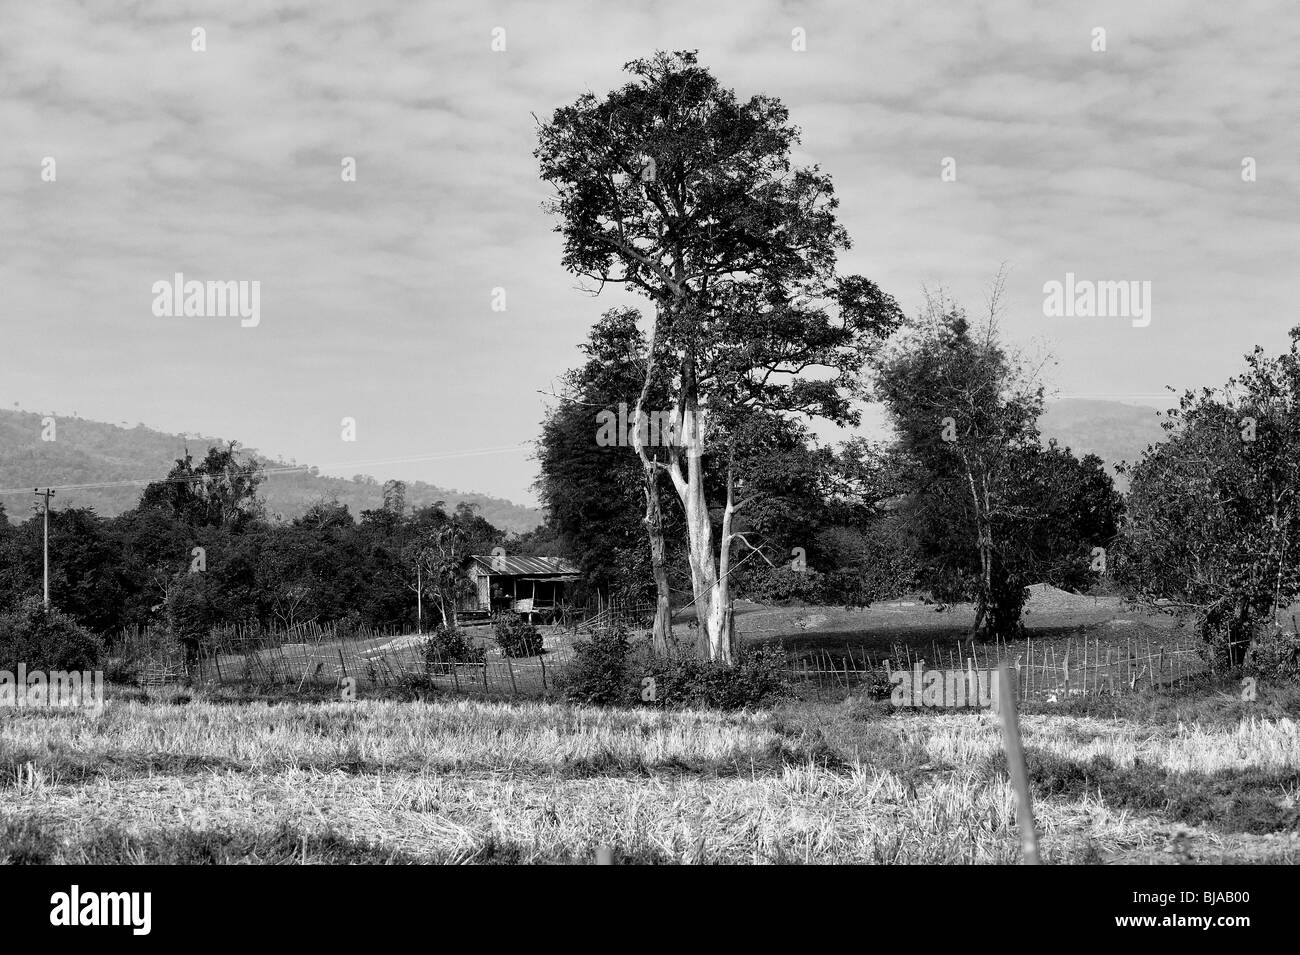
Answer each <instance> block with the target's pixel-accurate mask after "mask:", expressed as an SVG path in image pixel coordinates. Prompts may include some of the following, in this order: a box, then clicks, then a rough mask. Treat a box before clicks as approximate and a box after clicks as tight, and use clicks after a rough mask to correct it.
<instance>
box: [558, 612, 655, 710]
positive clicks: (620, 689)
mask: <svg viewBox="0 0 1300 955" xmlns="http://www.w3.org/2000/svg"><path fill="white" fill-rule="evenodd" d="M573 653H574V660H573V663H572V664H571V665H570V666H569V668H568V671H567V672H566V673H565V675H564V677H563V682H564V697H565V699H567V700H568V701H569V702H571V703H587V704H596V705H614V704H620V703H631V702H632V701H633V700H635V699H639V698H640V694H639V693H635V692H634V691H633V687H632V683H631V679H630V677H629V676H628V672H629V667H630V663H631V654H632V646H631V644H630V643H629V641H628V637H627V631H626V630H624V629H622V628H621V627H620V628H612V627H611V628H606V629H601V630H596V631H594V632H593V633H592V635H591V639H590V640H589V641H584V642H582V643H577V644H574V647H573Z"/></svg>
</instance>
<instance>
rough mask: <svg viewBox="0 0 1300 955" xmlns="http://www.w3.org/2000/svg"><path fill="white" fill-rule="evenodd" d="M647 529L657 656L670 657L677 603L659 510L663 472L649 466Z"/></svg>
mask: <svg viewBox="0 0 1300 955" xmlns="http://www.w3.org/2000/svg"><path fill="white" fill-rule="evenodd" d="M643 467H644V468H645V526H646V535H647V536H648V537H649V539H650V567H651V570H652V571H653V573H654V578H655V622H654V631H653V635H652V640H653V642H654V648H655V650H656V652H658V653H662V654H667V653H668V652H669V651H670V649H671V646H672V631H673V603H672V591H671V590H670V589H669V586H668V566H667V561H666V559H665V557H664V552H665V546H664V519H663V511H662V510H661V509H660V507H659V469H658V468H656V467H654V466H653V465H645V464H643Z"/></svg>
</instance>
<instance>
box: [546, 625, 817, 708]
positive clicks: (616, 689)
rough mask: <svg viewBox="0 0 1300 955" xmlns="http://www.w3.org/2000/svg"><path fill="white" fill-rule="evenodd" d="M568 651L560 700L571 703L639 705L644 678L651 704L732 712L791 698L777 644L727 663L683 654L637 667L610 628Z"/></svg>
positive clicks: (622, 635) (622, 634)
mask: <svg viewBox="0 0 1300 955" xmlns="http://www.w3.org/2000/svg"><path fill="white" fill-rule="evenodd" d="M573 649H574V653H575V656H576V659H575V661H574V663H573V665H572V666H571V667H570V668H569V671H568V673H567V674H566V676H565V682H564V695H565V698H566V699H567V700H569V701H570V702H572V703H586V704H595V705H604V706H618V705H627V704H637V703H640V702H642V700H641V692H642V687H643V685H644V684H643V682H642V681H643V680H644V678H646V677H650V678H652V679H653V680H654V695H655V698H654V700H653V702H652V704H651V705H655V706H680V707H688V706H693V707H705V708H711V709H726V710H733V709H741V708H743V707H747V706H761V705H765V704H770V703H775V702H777V701H779V700H783V699H789V698H791V697H792V696H793V693H792V691H791V688H790V685H789V681H788V680H787V678H786V675H785V667H786V657H785V651H784V650H783V649H782V648H780V647H773V646H762V647H758V648H756V649H752V650H750V649H745V648H741V650H740V651H739V653H738V654H737V658H736V665H735V666H732V667H728V666H724V665H723V664H721V663H711V662H709V661H707V660H700V659H698V658H696V657H694V656H689V655H686V656H679V657H672V658H664V657H658V658H653V659H650V660H647V661H646V662H645V663H644V665H641V664H639V663H638V661H637V660H636V659H635V654H634V651H633V647H632V645H631V643H630V641H629V640H628V636H627V632H626V631H625V630H621V629H620V630H612V629H611V630H598V631H596V632H595V633H593V634H592V638H591V640H590V642H585V643H579V644H577V645H575V646H574V648H573ZM645 702H647V703H651V701H645Z"/></svg>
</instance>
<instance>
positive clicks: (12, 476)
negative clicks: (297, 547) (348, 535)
mask: <svg viewBox="0 0 1300 955" xmlns="http://www.w3.org/2000/svg"><path fill="white" fill-rule="evenodd" d="M41 418H42V416H41V415H39V414H34V413H31V412H24V411H12V410H9V411H6V410H0V489H5V490H7V489H11V488H18V489H27V493H26V494H25V495H24V494H21V493H15V494H3V495H0V504H2V505H3V506H4V508H5V510H6V511H7V513H8V515H9V519H10V521H13V522H18V521H22V520H25V519H26V518H27V516H28V515H29V514H30V513H31V502H32V500H33V498H32V494H31V490H30V489H31V488H33V487H36V486H37V485H39V486H41V487H46V486H50V487H59V486H64V485H78V484H103V483H107V482H114V481H118V482H122V483H121V485H119V486H117V487H107V488H86V489H83V490H65V491H59V492H58V493H57V495H56V499H55V504H56V506H59V507H93V508H94V509H95V511H96V512H97V513H99V514H101V515H103V516H105V517H113V516H115V515H117V514H120V513H122V512H123V511H127V510H130V509H131V508H133V507H135V505H136V502H137V501H138V500H139V498H140V492H141V491H143V490H144V484H143V483H141V482H144V481H150V480H157V479H159V478H161V477H163V476H165V475H166V474H167V472H168V471H169V470H171V467H172V465H173V464H174V463H175V461H176V459H177V458H179V457H183V456H184V454H185V449H186V448H187V447H188V448H189V452H190V454H191V455H193V457H194V460H195V461H196V462H197V461H199V460H201V459H202V458H203V456H204V455H205V454H206V453H207V450H208V448H209V447H211V446H212V445H220V444H224V442H223V441H222V440H221V439H220V438H211V437H191V438H186V437H184V436H183V435H179V434H165V433H163V432H161V431H154V430H153V429H152V428H147V427H145V426H144V425H142V424H138V425H136V426H135V427H133V428H127V427H121V426H119V425H114V424H108V423H106V422H103V421H90V420H87V419H85V418H76V417H59V418H58V419H57V422H56V424H57V432H56V440H54V441H42V440H41V431H42V427H41ZM250 453H251V454H254V455H255V456H256V457H257V459H258V460H259V461H261V462H263V463H264V464H266V465H268V466H269V467H276V466H283V465H287V464H288V462H283V461H279V460H277V459H275V458H270V457H264V456H263V455H261V454H259V453H258V452H256V451H253V450H250ZM259 493H260V495H261V497H262V498H263V499H264V500H265V501H266V512H267V515H268V516H270V517H276V516H279V517H281V518H283V519H285V520H291V519H293V518H295V517H298V516H299V515H301V514H302V513H303V512H304V511H305V510H306V508H307V507H308V505H310V504H311V503H312V502H313V501H316V500H320V499H322V498H324V499H326V500H331V499H338V501H339V502H340V503H342V504H346V505H347V506H348V509H349V510H350V511H351V512H352V514H353V516H354V517H355V516H358V515H359V514H360V513H361V512H362V511H363V510H367V509H370V508H377V507H379V506H381V504H382V503H383V487H382V484H381V483H380V482H378V481H376V480H375V479H374V478H371V477H365V476H360V475H359V476H357V477H355V478H340V477H326V476H324V475H320V474H312V473H310V472H308V471H294V472H291V473H284V474H272V475H270V476H268V477H267V479H266V480H265V481H264V482H263V484H262V486H261V487H260V488H259ZM435 501H445V502H446V504H447V508H448V509H449V510H450V509H452V508H454V507H455V506H456V505H458V504H460V503H461V502H462V501H467V502H469V503H470V504H477V505H478V513H479V515H480V516H482V517H483V518H485V519H486V520H488V521H490V522H491V523H492V524H493V525H494V526H496V527H499V528H501V529H502V530H507V531H511V532H516V533H522V532H524V531H528V530H531V529H533V528H534V527H537V526H538V525H539V524H541V522H542V515H541V512H540V511H539V510H538V509H536V508H531V507H523V506H521V505H518V504H515V503H513V502H511V501H507V500H504V499H502V498H499V497H489V496H488V495H486V494H475V493H472V492H471V493H466V492H461V491H453V490H448V489H446V488H440V487H436V486H434V485H432V484H426V483H424V482H423V481H409V482H407V489H406V502H407V505H408V506H410V507H421V506H423V505H425V504H432V503H434V502H435Z"/></svg>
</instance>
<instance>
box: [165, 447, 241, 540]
mask: <svg viewBox="0 0 1300 955" xmlns="http://www.w3.org/2000/svg"><path fill="white" fill-rule="evenodd" d="M262 480H263V475H262V473H261V468H260V465H259V464H258V463H257V461H256V459H253V458H250V459H249V460H248V461H244V462H241V461H240V460H239V458H238V444H237V443H236V442H234V441H232V442H230V444H228V445H227V446H226V447H224V448H217V447H212V448H209V449H208V453H207V456H206V457H205V458H204V459H203V460H202V461H200V462H199V463H198V464H197V465H195V464H194V463H193V458H192V457H191V456H190V455H189V454H186V455H185V457H183V458H178V459H177V460H176V465H175V466H174V467H173V468H172V469H171V471H170V472H169V473H168V475H167V477H166V478H164V479H163V480H162V481H156V482H154V483H153V484H150V485H149V486H148V487H146V488H145V490H144V493H143V494H142V495H141V497H140V508H141V509H142V510H148V509H151V508H161V509H162V510H164V511H166V512H167V513H170V514H172V515H173V516H174V517H177V518H180V519H181V520H184V521H186V522H187V523H190V524H193V525H195V526H199V527H224V528H228V529H231V530H235V531H238V530H242V529H243V528H245V527H246V526H248V525H249V523H251V522H252V521H255V520H257V519H258V518H259V517H261V515H262V504H261V501H259V500H258V497H257V487H258V485H259V484H261V482H262Z"/></svg>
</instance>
